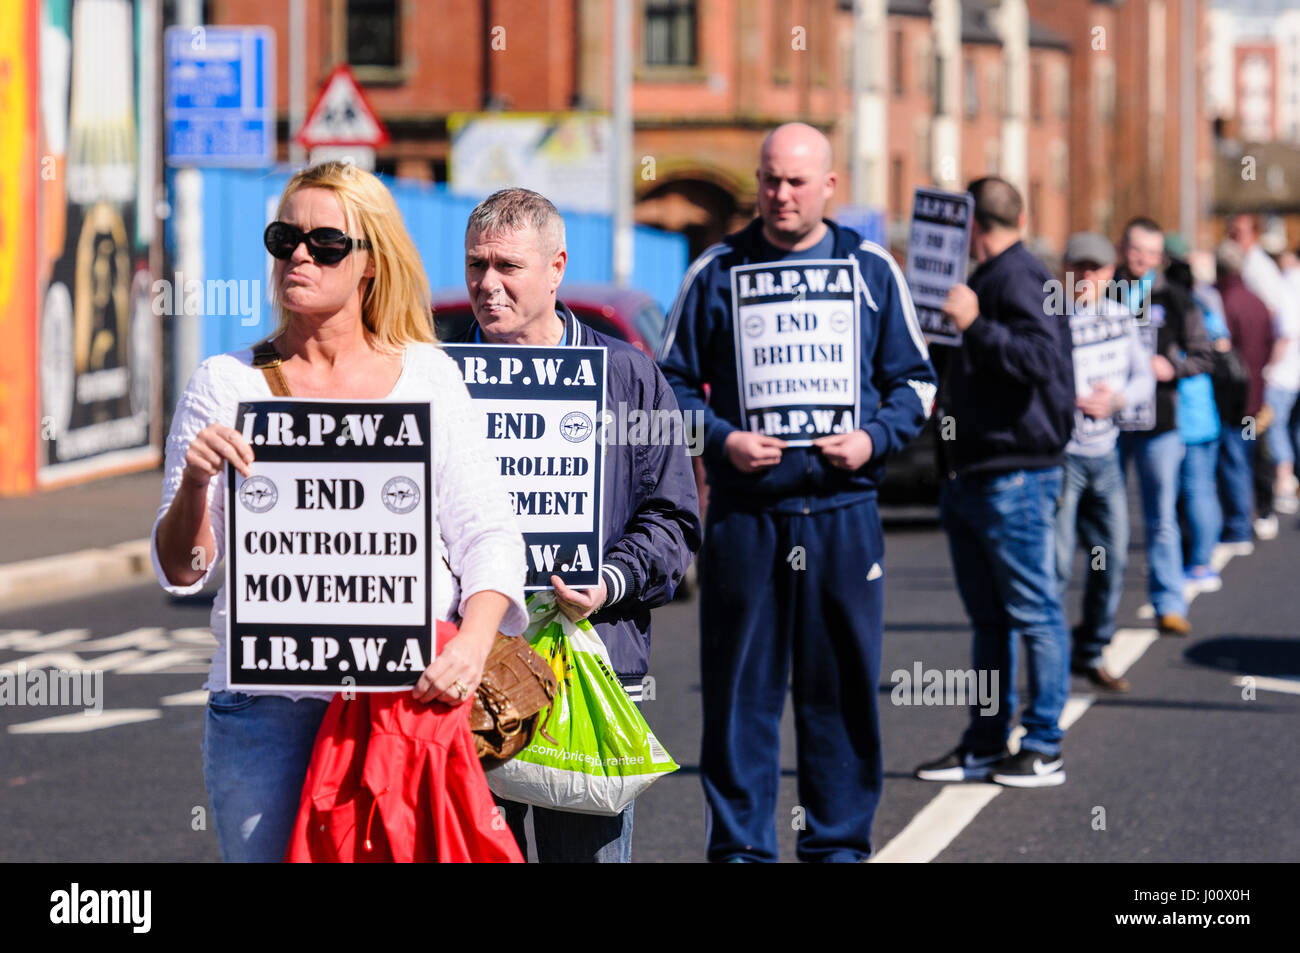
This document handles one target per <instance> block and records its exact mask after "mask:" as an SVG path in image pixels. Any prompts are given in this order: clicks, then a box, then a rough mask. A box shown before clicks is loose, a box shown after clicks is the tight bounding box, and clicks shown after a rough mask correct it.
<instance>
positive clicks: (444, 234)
mask: <svg viewBox="0 0 1300 953" xmlns="http://www.w3.org/2000/svg"><path fill="white" fill-rule="evenodd" d="M290 174H291V173H290V170H288V169H285V168H279V169H276V170H275V171H273V172H270V173H259V172H253V171H251V170H245V169H217V168H210V169H204V170H203V171H202V176H203V260H204V274H203V277H204V279H205V280H204V282H203V284H204V287H205V289H207V291H206V293H205V295H204V301H203V302H202V303H201V304H200V307H199V310H200V312H201V314H202V316H201V317H200V318H199V319H198V320H200V321H201V322H202V331H201V334H200V340H201V347H202V353H201V354H200V355H199V358H200V359H202V358H206V357H210V356H212V355H214V354H221V353H224V352H226V351H233V350H237V349H239V348H242V347H247V346H248V345H250V344H252V343H253V342H255V341H257V340H260V339H261V338H263V337H265V336H266V335H267V334H269V333H270V332H271V330H272V329H273V328H274V326H275V322H274V318H273V315H272V314H271V307H270V300H269V290H270V287H271V285H270V266H271V261H272V259H271V256H270V255H268V254H267V252H266V249H265V248H264V247H263V245H262V231H263V229H265V227H266V224H267V223H268V222H270V221H271V220H272V219H273V217H274V215H275V208H276V204H277V203H278V202H279V199H280V193H281V192H282V191H283V190H284V186H285V184H286V183H287V182H288V180H289V176H290ZM385 184H386V185H387V186H388V188H389V190H390V191H391V192H392V193H393V198H394V199H395V200H396V201H397V206H398V208H399V209H400V210H401V212H402V218H403V220H404V221H405V223H406V229H407V231H408V232H409V233H410V235H411V238H412V240H413V241H414V242H415V247H416V249H417V250H418V251H419V253H420V258H421V260H422V261H423V263H424V268H425V271H426V272H427V273H428V276H429V283H430V285H431V286H432V287H433V288H440V287H445V286H449V285H459V286H462V287H463V286H464V283H465V222H466V220H467V219H468V218H469V213H470V212H471V211H472V210H473V208H474V206H475V205H476V204H477V200H476V199H473V198H467V197H462V196H457V195H451V194H449V193H448V192H447V191H446V190H445V188H444V187H442V186H439V185H433V184H430V183H424V182H412V181H407V180H401V179H385ZM560 211H561V212H563V214H564V225H565V233H566V239H567V245H568V252H569V259H568V264H567V266H566V269H565V282H566V283H569V282H573V283H577V282H600V283H607V282H612V281H613V280H614V277H613V267H612V263H611V253H610V247H611V245H612V244H613V234H614V226H613V221H612V219H611V217H610V216H608V215H599V214H592V213H583V212H565V211H564V210H563V209H561V210H560ZM634 243H635V251H636V267H635V270H634V272H633V276H632V284H633V285H634V286H636V287H637V288H640V289H641V290H643V291H645V292H646V293H647V294H649V295H650V296H651V297H652V298H654V299H655V301H657V302H658V303H659V306H660V307H661V308H662V309H663V310H664V311H665V312H667V310H668V309H669V308H670V307H671V305H672V302H673V299H674V298H675V297H676V295H677V288H678V286H679V285H680V283H681V280H682V275H683V274H684V273H685V272H686V266H687V264H688V259H687V242H686V238H685V237H684V236H682V235H677V234H673V233H670V232H663V231H660V230H658V229H654V228H648V227H645V226H640V225H638V226H637V227H636V230H635V235H634ZM181 280H184V278H183V276H182V278H181ZM254 281H255V282H256V284H254ZM250 288H252V289H255V290H253V291H249V290H248V289H250ZM214 292H215V293H214ZM178 293H179V292H178ZM232 294H234V295H236V296H237V297H236V298H235V299H234V304H233V305H232V304H231V295H232ZM562 294H563V286H561V295H562ZM209 299H211V300H209ZM181 320H183V319H181Z"/></svg>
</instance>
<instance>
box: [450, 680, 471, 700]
mask: <svg viewBox="0 0 1300 953" xmlns="http://www.w3.org/2000/svg"><path fill="white" fill-rule="evenodd" d="M451 687H452V688H454V689H456V694H457V695H459V696H460V697H461V698H464V697H466V696H467V695H469V686H468V685H466V684H465V683H464V682H462V681H461V680H460V679H459V678H458V679H456V681H455V682H453V683H452V686H451Z"/></svg>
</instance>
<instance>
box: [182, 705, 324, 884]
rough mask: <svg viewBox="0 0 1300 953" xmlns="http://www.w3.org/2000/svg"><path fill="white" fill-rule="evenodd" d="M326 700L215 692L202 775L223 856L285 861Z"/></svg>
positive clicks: (205, 737) (226, 858)
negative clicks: (293, 699)
mask: <svg viewBox="0 0 1300 953" xmlns="http://www.w3.org/2000/svg"><path fill="white" fill-rule="evenodd" d="M328 707H329V702H325V701H320V700H319V699H312V698H304V699H302V700H300V701H292V700H290V699H288V698H285V697H283V696H281V695H251V694H247V693H245V692H213V693H212V694H211V695H210V696H209V697H208V712H207V721H206V723H205V725H204V729H203V779H204V781H205V783H206V784H207V788H208V800H209V802H210V803H211V805H212V822H213V826H214V827H215V829H216V832H217V842H218V843H219V844H220V845H221V859H222V860H224V861H225V862H226V863H279V862H280V861H282V860H284V854H285V851H286V850H287V849H288V846H289V838H290V836H291V835H292V834H293V823H294V820H295V819H296V818H297V816H298V803H299V800H300V799H301V797H302V785H303V781H304V780H305V779H306V777H307V765H308V764H309V763H310V761H311V751H312V747H313V745H314V744H315V742H316V731H317V729H319V728H320V723H321V719H323V718H324V717H325V709H327V708H328Z"/></svg>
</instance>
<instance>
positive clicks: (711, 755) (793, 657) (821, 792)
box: [699, 496, 885, 861]
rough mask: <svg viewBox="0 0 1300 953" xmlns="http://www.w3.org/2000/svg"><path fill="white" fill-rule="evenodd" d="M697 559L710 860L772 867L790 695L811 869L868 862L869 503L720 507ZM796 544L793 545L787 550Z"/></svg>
mask: <svg viewBox="0 0 1300 953" xmlns="http://www.w3.org/2000/svg"><path fill="white" fill-rule="evenodd" d="M708 520H709V523H708V529H707V531H706V533H705V537H704V546H703V548H702V550H701V552H700V560H699V573H700V667H701V673H702V679H701V682H702V689H703V696H704V738H703V744H702V750H701V755H700V773H701V776H702V779H703V782H704V795H705V800H706V803H707V808H706V810H707V812H708V859H709V860H713V861H725V860H731V859H734V858H741V859H748V860H757V861H775V860H776V859H777V839H776V827H775V822H774V815H775V814H776V810H777V803H776V800H777V784H778V781H779V777H780V767H781V760H780V725H781V712H782V709H783V708H784V707H785V694H786V689H787V686H789V687H790V688H791V689H792V693H793V696H794V710H795V733H796V748H797V757H798V766H799V803H798V805H793V806H792V807H794V808H802V811H795V810H783V811H782V813H781V815H780V822H781V823H792V824H794V825H795V829H796V830H798V831H799V833H798V855H799V859H801V860H809V861H857V860H862V859H865V858H866V857H867V856H869V855H870V853H871V821H872V818H873V817H874V815H875V812H876V805H877V803H878V802H879V800H880V788H881V780H882V762H881V750H880V723H879V719H878V717H877V704H876V701H877V685H878V682H879V677H880V648H881V634H882V628H883V625H884V575H883V570H884V555H885V554H884V537H883V534H882V531H881V527H880V517H879V514H878V512H877V510H876V502H875V500H874V499H870V500H867V501H864V502H859V503H852V504H850V505H848V506H841V507H838V508H836V509H830V510H823V511H821V512H814V513H808V514H802V513H797V514H785V513H773V512H770V511H758V512H754V511H744V510H738V509H727V505H726V503H725V502H723V501H721V500H719V499H717V497H716V496H715V498H714V499H713V501H712V505H711V506H710V509H709V513H708ZM796 547H802V549H796Z"/></svg>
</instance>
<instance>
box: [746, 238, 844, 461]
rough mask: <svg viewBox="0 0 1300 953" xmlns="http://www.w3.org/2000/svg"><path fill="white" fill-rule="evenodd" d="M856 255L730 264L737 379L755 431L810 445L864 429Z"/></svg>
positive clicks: (747, 418) (749, 426)
mask: <svg viewBox="0 0 1300 953" xmlns="http://www.w3.org/2000/svg"><path fill="white" fill-rule="evenodd" d="M861 281H862V278H861V276H860V275H859V274H858V270H857V261H856V259H842V258H841V259H828V260H824V261H823V260H811V259H809V260H795V261H783V262H772V263H768V264H761V265H737V266H736V267H734V268H732V269H731V300H732V301H733V302H734V307H735V314H734V321H733V322H732V323H733V325H734V331H735V337H736V377H737V381H738V383H739V386H740V395H739V396H740V406H741V410H742V413H743V414H744V418H743V419H744V420H745V422H746V424H747V426H748V429H749V430H752V431H756V432H758V433H763V434H767V435H768V436H770V437H780V438H781V439H783V440H785V441H786V442H787V443H788V444H790V446H792V447H806V446H808V445H809V444H811V443H812V442H813V440H815V439H817V438H818V437H827V436H830V435H831V434H840V433H848V432H850V431H852V430H855V429H856V428H857V420H858V401H859V397H860V395H861V392H862V390H861V387H860V385H859V380H860V378H859V376H858V375H859V373H860V366H861V357H860V351H859V343H858V340H859V339H858V335H859V328H860V325H859V318H858V294H857V289H858V287H859V286H860V284H861Z"/></svg>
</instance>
